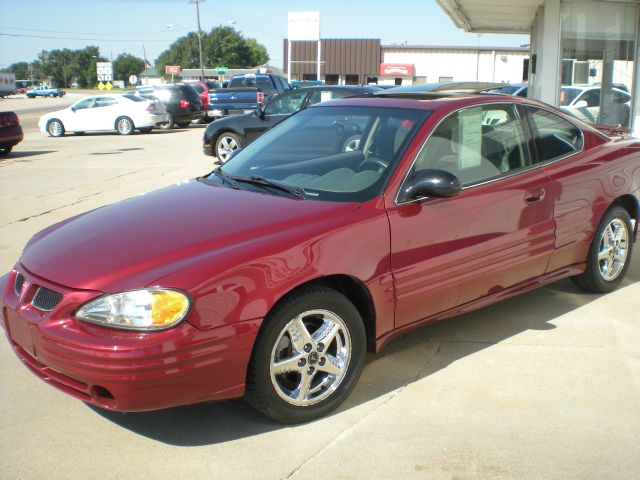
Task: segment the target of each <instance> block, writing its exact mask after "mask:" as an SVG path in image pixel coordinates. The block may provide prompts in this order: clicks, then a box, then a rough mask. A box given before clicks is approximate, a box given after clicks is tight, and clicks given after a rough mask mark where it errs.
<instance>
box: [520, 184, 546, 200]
mask: <svg viewBox="0 0 640 480" xmlns="http://www.w3.org/2000/svg"><path fill="white" fill-rule="evenodd" d="M544 196H545V191H544V188H537V189H535V190H529V191H528V192H527V193H526V195H525V201H526V202H527V203H536V202H539V201H540V200H543V199H544Z"/></svg>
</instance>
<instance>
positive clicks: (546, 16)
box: [284, 0, 640, 133]
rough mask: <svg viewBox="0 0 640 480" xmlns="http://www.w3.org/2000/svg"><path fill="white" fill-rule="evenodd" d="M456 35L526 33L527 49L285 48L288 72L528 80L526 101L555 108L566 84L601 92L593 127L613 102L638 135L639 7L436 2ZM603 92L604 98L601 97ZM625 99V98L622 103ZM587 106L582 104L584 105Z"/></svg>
mask: <svg viewBox="0 0 640 480" xmlns="http://www.w3.org/2000/svg"><path fill="white" fill-rule="evenodd" d="M436 1H437V3H438V4H439V5H440V7H441V8H442V10H443V11H444V12H445V13H446V14H447V15H448V16H449V17H450V18H451V21H452V22H453V23H454V24H455V25H456V26H457V27H459V28H461V29H464V30H465V31H467V32H473V33H478V34H481V33H508V34H509V33H516V34H529V35H531V43H530V48H487V47H478V46H475V47H474V46H467V47H447V46H417V45H380V41H379V40H376V39H322V40H321V49H320V52H321V57H320V65H319V66H318V62H317V61H318V48H317V42H315V41H292V42H291V48H290V49H289V48H288V42H287V41H286V40H285V42H284V56H285V61H284V65H285V73H287V74H288V72H287V63H288V53H289V51H290V52H291V60H292V61H291V64H290V65H291V73H290V77H291V78H292V79H300V80H303V79H309V80H311V79H314V80H315V79H316V78H317V77H316V75H317V72H318V71H320V78H321V79H322V80H324V81H325V82H326V83H329V84H351V83H386V84H388V83H391V84H402V85H406V84H412V83H427V82H438V81H448V80H452V81H458V80H461V81H467V80H476V79H477V80H479V81H495V82H508V83H517V82H522V81H528V82H529V88H528V95H529V97H531V98H536V99H539V100H542V101H545V102H547V103H550V104H553V105H559V104H560V100H561V96H562V95H563V91H564V89H566V87H567V86H572V85H573V86H580V87H585V86H597V87H599V89H596V90H598V95H597V98H596V101H597V102H598V103H599V104H598V105H597V108H596V111H597V119H596V120H597V121H599V122H601V123H615V121H614V120H612V119H614V118H616V115H617V113H616V112H619V109H620V105H617V104H616V102H619V101H620V100H619V99H620V95H616V91H619V90H624V91H627V92H629V93H630V94H631V99H630V100H628V101H627V102H626V104H625V108H627V110H628V111H629V120H630V121H629V124H630V126H631V127H632V129H633V130H634V131H635V132H636V133H640V108H639V107H640V99H639V98H638V95H637V91H638V86H639V82H640V75H639V74H638V73H639V72H638V68H639V67H638V61H637V60H638V55H639V52H638V50H637V43H638V38H639V35H640V28H639V25H640V21H639V14H640V2H639V1H637V0H617V1H609V0H491V2H487V1H486V0H436ZM600 92H602V94H600ZM625 98H628V95H627V96H626V97H625ZM591 106H592V105H589V107H591Z"/></svg>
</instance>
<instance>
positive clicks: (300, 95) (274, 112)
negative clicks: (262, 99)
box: [245, 90, 307, 142]
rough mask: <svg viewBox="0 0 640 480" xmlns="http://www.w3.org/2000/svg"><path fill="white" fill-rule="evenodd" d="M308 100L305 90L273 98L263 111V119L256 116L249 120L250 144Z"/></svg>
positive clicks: (289, 92)
mask: <svg viewBox="0 0 640 480" xmlns="http://www.w3.org/2000/svg"><path fill="white" fill-rule="evenodd" d="M306 98H307V92H306V91H305V90H289V91H287V92H284V93H281V94H279V95H276V96H273V97H272V98H271V101H270V102H268V103H267V104H266V105H265V106H264V108H263V110H262V113H263V115H262V117H260V116H257V115H254V116H252V117H249V118H248V119H247V125H246V126H245V135H246V137H247V140H248V141H249V142H252V141H253V140H255V138H256V137H257V136H258V135H260V134H261V133H262V132H264V131H265V130H269V129H270V128H272V127H274V126H275V125H277V124H278V123H280V122H281V121H282V120H284V119H285V118H287V117H289V116H290V115H292V114H294V113H295V112H297V111H298V110H299V109H300V107H301V106H302V105H303V103H304V101H305V99H306Z"/></svg>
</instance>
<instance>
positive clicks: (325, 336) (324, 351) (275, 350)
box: [245, 287, 366, 423]
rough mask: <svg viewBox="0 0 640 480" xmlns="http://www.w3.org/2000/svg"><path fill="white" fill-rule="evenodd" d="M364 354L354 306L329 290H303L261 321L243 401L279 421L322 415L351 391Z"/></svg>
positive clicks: (360, 320) (362, 328) (358, 315)
mask: <svg viewBox="0 0 640 480" xmlns="http://www.w3.org/2000/svg"><path fill="white" fill-rule="evenodd" d="M365 352H366V336H365V330H364V323H363V321H362V317H361V316H360V314H359V312H358V310H357V309H356V308H355V307H354V305H353V304H352V303H351V302H350V301H349V300H348V299H347V298H346V297H345V296H344V295H342V294H341V293H339V292H337V291H335V290H333V289H331V288H327V287H308V288H304V289H302V290H300V291H298V292H296V293H294V294H293V295H291V296H290V297H289V298H288V299H286V300H284V301H283V302H282V303H280V304H279V305H277V306H276V307H274V308H273V310H272V311H271V312H270V313H269V315H267V317H266V318H265V320H264V323H263V326H262V328H261V330H260V333H259V334H258V338H257V339H256V343H255V346H254V349H253V353H252V356H251V362H250V364H249V369H248V372H247V383H246V392H245V399H246V400H247V401H248V402H249V403H250V404H251V405H252V406H254V407H255V408H256V409H257V410H259V411H260V412H262V413H263V414H265V415H267V416H268V417H271V418H272V419H274V420H276V421H278V422H282V423H299V422H306V421H309V420H312V419H314V418H318V417H322V416H324V415H327V414H328V413H329V412H331V411H333V410H335V409H336V408H338V406H339V405H340V404H341V403H342V402H343V401H344V400H345V399H346V398H347V397H348V396H349V394H350V393H351V391H352V390H353V388H354V387H355V385H356V382H357V380H358V377H359V376H360V372H361V371H362V367H363V366H364V358H365Z"/></svg>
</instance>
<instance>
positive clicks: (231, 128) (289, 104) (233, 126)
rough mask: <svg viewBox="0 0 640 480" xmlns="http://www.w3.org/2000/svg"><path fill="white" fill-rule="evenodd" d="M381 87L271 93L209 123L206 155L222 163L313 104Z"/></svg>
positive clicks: (369, 86)
mask: <svg viewBox="0 0 640 480" xmlns="http://www.w3.org/2000/svg"><path fill="white" fill-rule="evenodd" d="M379 90H380V89H379V88H378V87H376V86H373V85H367V86H358V85H353V86H319V87H318V86H316V87H305V88H296V89H291V90H287V91H285V92H283V93H280V94H277V95H274V96H272V97H271V99H270V100H269V102H267V103H266V104H265V105H262V106H260V107H258V108H257V109H256V110H254V111H253V112H252V113H248V114H245V115H238V116H232V117H225V118H222V119H219V120H216V121H215V122H213V123H212V124H210V125H209V126H208V127H207V128H206V130H205V131H204V136H203V144H202V150H203V152H204V154H205V155H210V156H214V157H216V158H217V159H218V161H219V162H220V163H224V162H226V161H227V160H228V159H229V157H230V156H231V154H232V153H233V152H234V151H235V150H237V149H238V148H243V147H244V146H246V145H248V144H249V143H251V142H252V141H253V140H255V139H256V138H257V137H258V136H259V135H260V134H262V132H264V131H265V130H268V129H270V128H271V127H273V126H275V125H277V124H278V123H280V122H281V121H282V120H284V119H285V118H287V117H288V116H290V115H292V114H294V113H296V112H299V111H300V110H304V109H305V108H307V107H308V106H310V105H313V104H316V103H319V102H324V101H327V100H332V99H334V98H344V97H352V96H355V95H363V94H365V93H372V92H376V91H379ZM355 134H356V132H354V135H355ZM358 138H359V137H358ZM345 148H347V147H345Z"/></svg>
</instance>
